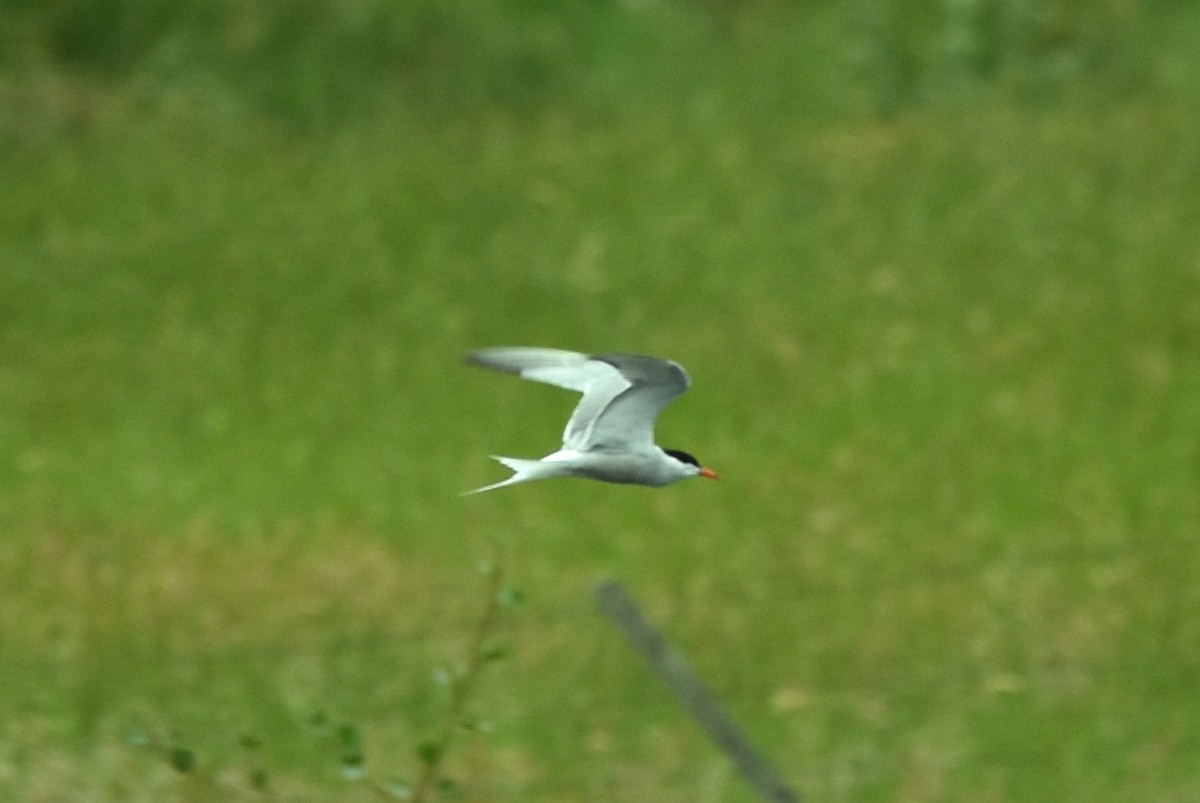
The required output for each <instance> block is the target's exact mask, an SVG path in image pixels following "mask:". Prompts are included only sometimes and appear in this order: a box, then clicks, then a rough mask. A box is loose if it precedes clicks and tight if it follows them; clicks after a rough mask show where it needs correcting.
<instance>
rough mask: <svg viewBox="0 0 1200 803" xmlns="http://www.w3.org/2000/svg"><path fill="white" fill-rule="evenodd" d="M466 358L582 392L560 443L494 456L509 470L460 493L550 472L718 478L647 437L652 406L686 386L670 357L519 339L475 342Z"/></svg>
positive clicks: (666, 479)
mask: <svg viewBox="0 0 1200 803" xmlns="http://www.w3.org/2000/svg"><path fill="white" fill-rule="evenodd" d="M467 361H468V362H471V363H474V364H476V365H482V366H483V367H485V368H492V369H494V370H497V371H505V372H507V373H510V374H517V375H518V376H520V377H521V378H522V379H531V380H533V381H535V382H545V383H546V384H548V385H557V386H558V387H560V388H566V389H567V390H574V391H577V392H579V393H582V394H583V398H581V399H580V400H579V404H578V405H577V406H576V407H575V412H573V413H571V418H570V420H569V421H567V428H566V429H565V430H563V438H562V448H561V449H559V450H558V451H556V452H554V453H552V454H548V455H546V456H545V457H543V458H542V459H541V460H522V459H519V458H515V457H497V456H495V455H493V458H494V459H495V460H498V461H499V462H501V463H503V464H504V465H505V466H507V467H508V468H510V469H512V471H513V472H514V473H513V475H512V476H511V477H509V478H508V479H506V480H503V481H501V482H497V483H493V484H492V485H485V486H484V487H482V488H476V489H475V490H473V491H467V492H466V493H467V494H476V493H482V492H483V491H491V490H494V489H496V488H503V487H504V486H506V485H516V484H518V483H522V482H533V481H534V480H547V479H550V478H552V477H587V478H588V479H593V480H602V481H604V482H619V483H627V484H632V485H652V486H661V485H669V484H671V483H672V482H676V481H678V480H683V479H687V478H688V477H707V478H709V479H714V480H715V479H716V478H717V475H716V473H715V472H714V471H713V470H712V469H708V468H704V467H703V466H701V465H700V462H699V461H698V460H696V458H694V457H692V456H691V455H690V454H688V453H687V452H682V451H679V450H677V449H662V448H659V447H658V446H657V445H656V444H655V443H654V422H655V420H656V419H657V418H658V415H659V413H661V412H662V411H663V408H665V407H666V406H667V405H668V404H670V403H671V401H672V400H673V399H674V398H675V397H676V396H679V395H680V394H682V393H683V392H684V391H685V390H687V389H688V387H689V386H690V385H691V379H690V378H689V377H688V375H687V371H685V370H683V366H682V365H680V364H679V363H677V362H673V361H671V360H663V359H660V358H658V357H646V356H643V355H640V354H598V355H595V356H591V355H588V354H580V353H578V352H574V351H561V350H559V349H543V348H533V347H523V346H516V347H502V348H491V349H479V350H478V351H472V352H470V353H469V354H467ZM464 495H466V494H464Z"/></svg>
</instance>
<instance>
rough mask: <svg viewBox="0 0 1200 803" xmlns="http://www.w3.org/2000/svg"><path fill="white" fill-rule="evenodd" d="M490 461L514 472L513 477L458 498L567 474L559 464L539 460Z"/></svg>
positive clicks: (502, 458)
mask: <svg viewBox="0 0 1200 803" xmlns="http://www.w3.org/2000/svg"><path fill="white" fill-rule="evenodd" d="M492 459H493V460H496V461H498V462H500V463H503V464H504V465H505V466H506V467H508V468H510V469H512V470H513V472H514V473H513V475H512V476H511V477H509V478H508V479H506V480H501V481H500V482H494V483H492V484H491V485H485V486H483V487H482V488H476V489H475V490H473V491H464V492H463V493H462V494H460V496H470V495H471V494H481V493H483V492H484V491H494V490H496V489H497V488H503V487H504V486H505V485H517V484H519V483H522V482H533V481H534V480H548V479H550V478H551V477H565V476H568V474H569V472H567V471H564V470H563V466H562V464H561V463H559V464H556V463H544V462H542V461H541V460H523V459H521V458H519V457H500V456H498V455H492Z"/></svg>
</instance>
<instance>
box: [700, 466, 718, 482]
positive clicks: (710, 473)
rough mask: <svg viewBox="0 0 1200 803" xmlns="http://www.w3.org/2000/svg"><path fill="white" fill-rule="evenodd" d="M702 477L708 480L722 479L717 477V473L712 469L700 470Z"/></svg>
mask: <svg viewBox="0 0 1200 803" xmlns="http://www.w3.org/2000/svg"><path fill="white" fill-rule="evenodd" d="M700 476H701V477H707V478H708V479H710V480H719V479H721V478H720V477H718V476H717V472H715V471H713V470H712V469H711V468H702V469H700Z"/></svg>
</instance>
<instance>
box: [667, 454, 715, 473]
mask: <svg viewBox="0 0 1200 803" xmlns="http://www.w3.org/2000/svg"><path fill="white" fill-rule="evenodd" d="M663 451H664V452H666V453H667V454H668V455H670V456H671V457H673V458H675V459H676V460H677V461H679V462H680V463H683V464H684V465H685V466H688V467H689V468H690V469H691V470H692V472H691V473H692V476H693V477H704V478H706V479H710V480H715V479H719V478H718V477H717V472H715V471H713V470H712V469H711V468H705V467H704V466H702V465H700V461H699V460H697V459H696V458H695V457H692V456H691V455H690V454H688V453H687V452H684V451H681V450H679V449H664V450H663Z"/></svg>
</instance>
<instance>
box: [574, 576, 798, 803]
mask: <svg viewBox="0 0 1200 803" xmlns="http://www.w3.org/2000/svg"><path fill="white" fill-rule="evenodd" d="M593 595H594V596H595V599H596V605H597V607H599V608H600V610H601V611H603V612H604V614H605V615H606V616H608V618H609V619H611V620H612V621H613V623H614V624H615V625H616V626H617V627H618V628H619V629H620V630H621V631H622V632H623V633H624V634H625V636H626V637H627V638H628V639H629V641H630V642H632V644H633V646H634V647H636V648H637V650H638V651H639V652H641V653H642V655H644V656H645V657H646V660H648V661H649V662H650V665H651V666H653V667H654V670H655V671H656V672H658V674H659V676H660V677H661V678H662V679H663V681H664V682H665V683H666V684H667V687H668V688H670V690H671V691H672V692H673V693H674V694H675V697H676V698H678V700H679V702H680V703H682V704H683V706H684V708H686V709H687V710H688V712H689V713H690V714H691V715H692V717H693V718H694V719H695V720H696V721H697V722H699V723H700V725H701V726H702V727H703V728H704V729H705V730H706V731H708V735H709V736H711V737H712V740H713V741H714V742H716V743H717V746H718V747H720V748H721V749H722V750H723V751H725V754H726V755H728V756H729V758H730V759H732V760H733V763H734V765H735V766H736V767H737V768H738V770H739V771H740V772H741V773H742V776H743V777H744V778H745V779H746V781H747V782H749V784H750V785H751V786H752V787H754V789H755V790H757V791H758V793H759V794H760V795H761V796H762V797H763V799H764V800H769V801H772V802H773V803H799V801H800V797H799V795H797V794H796V793H795V792H794V791H792V789H790V788H789V787H788V786H787V785H785V784H784V782H783V781H782V780H781V779H780V778H779V775H778V774H777V773H776V772H775V770H774V769H772V767H771V766H770V765H769V764H768V763H767V761H766V759H765V758H763V756H762V755H761V754H760V753H759V752H758V751H757V750H756V749H755V748H754V745H752V744H750V741H749V740H748V739H747V738H746V736H745V734H743V733H742V731H741V729H740V728H738V726H737V723H735V722H734V721H733V719H732V718H730V716H729V714H727V713H726V712H725V709H723V708H722V707H721V704H720V702H718V701H717V698H716V697H714V696H713V694H712V692H710V691H709V690H708V689H707V688H706V687H705V685H704V683H703V682H702V681H701V680H700V678H698V677H697V676H696V673H695V672H693V671H692V668H691V667H690V666H689V665H688V662H687V660H686V659H685V658H684V657H683V655H682V654H681V653H679V652H678V651H677V650H675V649H673V648H672V647H671V645H669V644H668V643H667V642H666V641H665V640H664V639H663V637H662V635H661V634H659V632H658V631H657V630H655V628H654V626H653V625H651V624H650V623H649V622H648V621H647V620H646V617H645V616H643V615H642V611H641V609H640V608H639V607H638V604H637V602H635V601H634V599H633V598H632V597H630V596H629V594H628V592H626V591H625V588H624V586H622V585H621V583H620V582H619V581H617V580H606V581H605V582H603V583H601V584H600V585H598V586H596V589H595V591H594V592H593Z"/></svg>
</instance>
